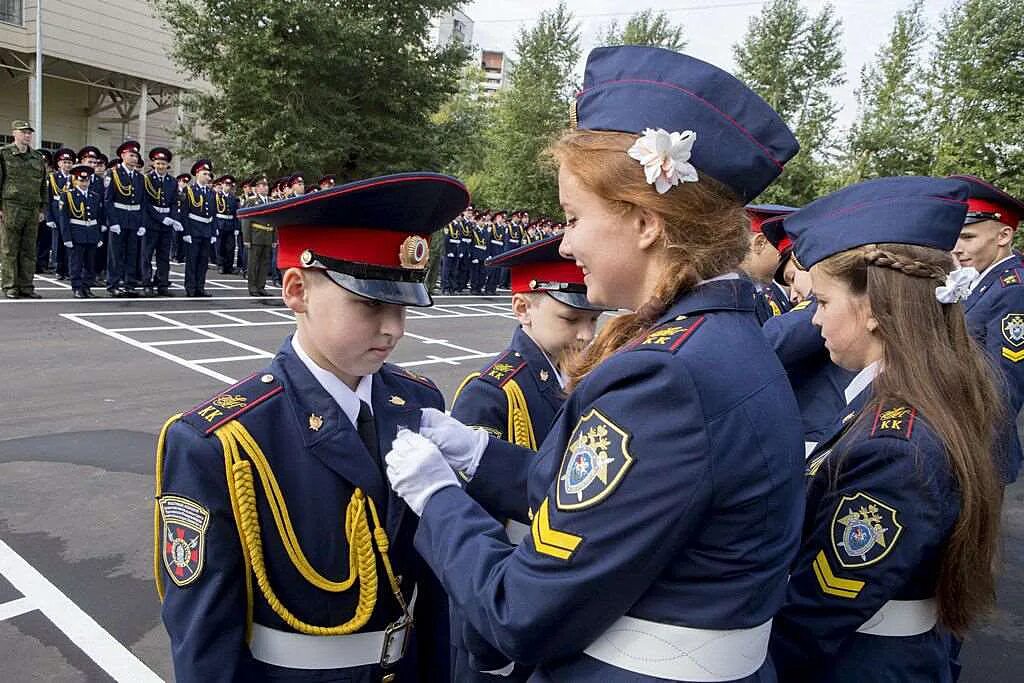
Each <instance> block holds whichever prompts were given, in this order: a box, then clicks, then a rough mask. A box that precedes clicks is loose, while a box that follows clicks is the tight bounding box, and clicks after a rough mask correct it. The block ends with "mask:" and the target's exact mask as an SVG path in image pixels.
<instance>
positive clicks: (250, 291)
mask: <svg viewBox="0 0 1024 683" xmlns="http://www.w3.org/2000/svg"><path fill="white" fill-rule="evenodd" d="M249 296H263V295H262V294H260V293H259V292H254V291H252V290H251V289H250V290H249Z"/></svg>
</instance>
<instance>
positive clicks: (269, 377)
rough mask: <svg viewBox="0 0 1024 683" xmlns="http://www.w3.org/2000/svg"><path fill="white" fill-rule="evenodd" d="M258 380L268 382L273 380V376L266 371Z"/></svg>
mask: <svg viewBox="0 0 1024 683" xmlns="http://www.w3.org/2000/svg"><path fill="white" fill-rule="evenodd" d="M260 381H261V382H263V383H264V384H270V383H271V382H273V381H274V376H273V375H271V374H269V373H267V374H266V375H263V376H262V377H260Z"/></svg>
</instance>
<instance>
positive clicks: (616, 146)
mask: <svg viewBox="0 0 1024 683" xmlns="http://www.w3.org/2000/svg"><path fill="white" fill-rule="evenodd" d="M634 142H636V135H632V134H628V133H616V132H607V131H588V130H571V131H568V132H567V133H565V134H564V135H563V136H562V137H561V138H560V139H558V140H557V141H556V142H555V143H554V144H553V145H552V146H551V148H550V149H549V150H548V152H549V154H550V155H551V156H552V157H553V159H554V161H555V163H556V164H558V165H560V166H564V167H566V168H567V169H568V170H569V171H570V172H571V173H572V174H573V175H574V176H576V178H577V179H579V181H580V183H581V184H582V185H583V186H584V187H586V188H587V189H588V190H589V191H591V192H593V193H594V194H596V195H598V196H599V197H601V198H603V199H604V200H605V201H606V202H607V203H608V205H609V207H610V208H611V209H612V211H613V212H614V213H617V214H619V215H622V216H625V215H627V214H628V213H629V212H631V211H634V210H636V209H638V208H640V209H647V210H649V211H651V212H653V213H657V214H658V215H659V216H661V217H662V219H663V220H664V224H665V229H664V234H663V244H662V248H663V249H664V250H665V251H666V252H667V255H668V258H667V261H668V262H669V263H670V264H671V265H670V266H669V267H667V268H665V270H664V271H663V272H662V273H661V276H660V279H659V281H658V283H657V285H656V288H655V292H654V294H653V296H652V297H651V298H650V299H649V300H648V301H647V302H646V303H644V304H643V305H642V306H640V307H639V308H638V309H637V310H636V311H634V312H632V313H626V314H623V315H620V316H617V317H616V318H614V319H613V320H611V321H609V322H608V323H607V324H605V325H604V327H603V328H602V329H601V332H600V333H599V334H598V335H597V338H596V339H594V341H593V342H592V343H591V344H590V345H589V346H588V347H587V348H586V349H585V350H584V351H583V352H581V353H580V354H578V355H576V356H575V357H574V358H570V359H567V361H566V370H567V374H568V377H569V386H568V389H569V390H571V389H572V387H574V386H575V385H576V384H578V383H579V382H580V380H582V379H583V377H585V376H586V375H587V374H588V373H589V372H590V371H591V370H593V369H594V368H595V367H597V365H598V364H600V363H601V361H603V360H604V359H605V358H607V357H608V356H610V355H612V354H613V353H615V352H616V351H617V350H618V349H620V348H621V347H622V346H624V345H626V344H628V343H629V342H630V341H632V340H633V339H635V338H637V337H639V336H641V335H643V334H646V333H647V331H649V330H650V328H651V327H652V326H653V325H654V323H655V322H656V321H657V319H658V318H659V317H660V316H661V315H662V314H663V313H664V312H665V310H666V309H667V308H668V307H670V306H671V305H672V303H673V302H674V301H675V300H676V299H678V298H679V296H680V295H681V294H683V293H685V292H687V291H688V290H690V289H692V288H693V287H694V286H696V284H697V283H698V282H700V280H702V279H707V278H711V277H714V276H716V275H720V274H722V273H724V272H727V271H730V270H733V269H735V268H736V267H737V266H739V264H740V262H741V261H742V260H743V258H744V256H746V253H747V250H748V249H749V248H750V238H749V234H750V220H749V218H748V217H747V214H746V212H745V211H744V209H743V204H742V202H740V200H739V199H737V197H736V195H735V194H733V193H732V191H730V190H729V189H728V188H727V187H726V186H725V185H723V184H721V183H719V182H718V181H716V180H715V179H714V178H711V177H709V176H708V175H707V174H704V173H701V174H700V180H699V181H698V182H695V183H681V184H679V185H677V186H675V187H673V188H672V189H670V190H669V191H668V192H666V193H664V194H658V192H657V191H656V190H655V189H654V186H652V185H650V184H648V183H647V180H646V178H645V177H644V169H643V167H642V166H641V165H640V164H639V163H637V162H636V161H635V160H633V159H631V158H630V157H629V156H628V155H627V154H626V150H628V149H629V148H630V147H631V146H632V145H633V143H634Z"/></svg>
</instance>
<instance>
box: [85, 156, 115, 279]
mask: <svg viewBox="0 0 1024 683" xmlns="http://www.w3.org/2000/svg"><path fill="white" fill-rule="evenodd" d="M102 155H103V153H102V152H100V150H99V149H98V148H97V147H94V146H92V145H86V146H85V147H83V148H82V149H80V150H78V163H79V164H85V165H86V166H89V167H90V168H92V171H93V173H92V175H91V176H90V177H89V189H90V190H91V191H93V192H95V193H97V194H98V195H99V196H101V197H103V196H104V195H105V193H106V189H105V188H104V186H103V172H104V170H103V169H104V168H105V166H101V165H100V157H101V156H102ZM100 233H101V234H102V235H103V239H102V241H101V242H98V243H97V247H96V254H95V257H94V260H93V264H92V272H93V274H94V275H93V281H92V282H91V283H89V285H90V286H95V284H96V283H97V282H103V281H105V280H106V273H107V248H108V243H109V242H110V236H109V235H107V234H106V233H107V220H106V216H104V217H103V218H101V219H100Z"/></svg>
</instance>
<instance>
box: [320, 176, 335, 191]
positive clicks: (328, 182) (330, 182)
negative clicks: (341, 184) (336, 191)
mask: <svg viewBox="0 0 1024 683" xmlns="http://www.w3.org/2000/svg"><path fill="white" fill-rule="evenodd" d="M317 184H318V185H319V186H320V189H321V190H329V189H331V188H332V187H334V186H335V185H337V184H338V179H337V178H336V177H335V176H334V175H332V174H330V173H328V174H327V175H325V176H321V178H320V180H319V181H318V182H317Z"/></svg>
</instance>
